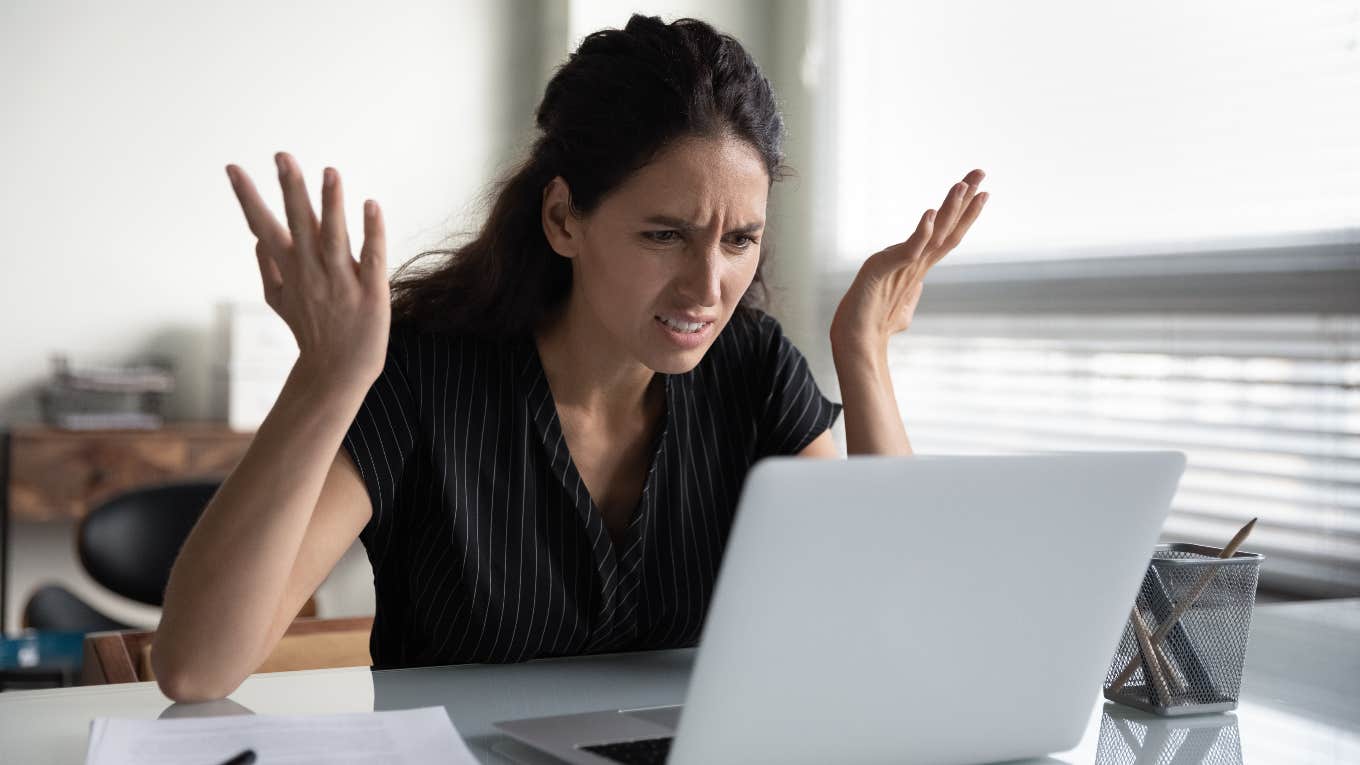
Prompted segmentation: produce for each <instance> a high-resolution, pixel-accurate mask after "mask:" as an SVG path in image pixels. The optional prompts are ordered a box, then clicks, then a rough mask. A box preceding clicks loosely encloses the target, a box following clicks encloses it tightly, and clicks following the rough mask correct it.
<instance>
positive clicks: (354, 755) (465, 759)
mask: <svg viewBox="0 0 1360 765" xmlns="http://www.w3.org/2000/svg"><path fill="white" fill-rule="evenodd" d="M245 749H253V750H255V755H256V760H255V762H256V763H257V765H270V764H271V763H288V765H309V764H310V763H317V764H318V765H320V764H321V763H345V764H346V765H369V763H373V764H374V765H376V764H377V763H394V764H397V765H417V764H422V765H423V763H434V762H438V763H454V764H455V765H465V764H466V765H476V763H477V759H476V758H474V757H473V756H472V753H471V752H470V751H468V748H467V745H466V744H464V743H463V739H462V737H461V736H459V735H458V731H456V730H454V727H453V723H452V722H451V721H450V720H449V716H448V713H446V712H445V711H444V708H443V707H422V708H420V709H402V710H397V711H390V712H367V713H361V714H341V715H237V716H231V717H187V718H178V719H167V720H124V719H117V718H108V717H99V718H96V719H95V720H94V721H93V722H91V723H90V746H89V749H88V750H87V751H86V754H85V765H131V764H132V763H139V765H170V764H171V763H174V765H220V764H221V763H222V762H224V761H226V760H227V759H229V758H231V757H234V756H236V755H237V754H239V753H240V752H241V751H242V750H245Z"/></svg>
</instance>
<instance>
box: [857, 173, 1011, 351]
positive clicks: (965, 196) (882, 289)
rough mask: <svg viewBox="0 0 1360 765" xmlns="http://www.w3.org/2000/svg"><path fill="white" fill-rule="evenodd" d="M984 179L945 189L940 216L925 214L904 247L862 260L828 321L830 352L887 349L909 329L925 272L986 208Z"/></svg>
mask: <svg viewBox="0 0 1360 765" xmlns="http://www.w3.org/2000/svg"><path fill="white" fill-rule="evenodd" d="M984 175H985V173H983V172H982V171H981V170H974V171H972V172H970V173H968V175H966V176H964V178H963V181H962V182H960V183H957V184H955V185H954V187H953V188H951V189H950V190H949V193H948V194H947V195H946V196H945V199H944V204H943V205H942V206H941V207H940V211H939V214H938V215H936V213H935V211H934V210H926V212H925V213H924V214H923V215H922V216H921V219H920V221H919V222H918V223H917V225H916V231H914V232H912V235H911V236H910V237H909V238H908V239H907V240H906V241H905V242H901V243H899V244H895V245H892V246H891V247H888V248H887V249H885V250H881V251H879V252H876V253H874V254H873V255H871V256H869V259H868V260H866V261H864V265H863V266H861V267H860V269H859V273H858V274H856V275H855V281H854V282H853V283H852V284H851V285H850V289H849V290H848V291H847V292H846V293H845V297H843V298H841V302H840V305H839V306H838V307H837V308H836V316H835V318H834V319H832V321H831V342H832V345H833V347H834V346H837V345H844V344H860V343H865V344H868V347H871V348H880V347H881V348H884V349H886V347H887V342H888V339H889V338H890V337H892V336H893V335H894V334H896V333H898V332H903V331H905V330H906V329H907V327H908V326H910V325H911V317H912V316H913V315H914V314H915V313H916V304H917V303H918V302H919V301H920V300H921V283H922V281H923V280H924V279H925V277H926V272H927V271H929V270H930V267H931V266H933V265H935V264H936V263H938V262H940V260H941V259H942V258H943V257H944V256H945V255H947V254H948V253H949V251H950V250H952V249H954V248H955V247H957V246H958V244H959V242H960V241H962V240H963V236H964V234H966V233H968V229H969V227H971V226H972V225H973V221H975V220H977V217H978V213H980V212H982V206H983V205H985V204H986V203H987V196H988V195H987V192H985V191H984V192H982V193H978V184H980V183H981V182H982V179H983V177H984ZM860 347H864V346H860Z"/></svg>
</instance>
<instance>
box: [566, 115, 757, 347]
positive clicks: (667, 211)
mask: <svg viewBox="0 0 1360 765" xmlns="http://www.w3.org/2000/svg"><path fill="white" fill-rule="evenodd" d="M769 183H770V181H769V175H768V174H767V173H766V171H765V163H764V162H763V161H762V159H761V157H760V154H759V153H758V152H757V151H756V150H755V149H754V148H752V147H751V146H750V145H749V144H747V143H746V142H744V141H741V140H740V139H736V138H731V137H723V138H684V139H681V140H678V141H676V142H674V143H672V144H671V145H670V146H669V147H667V148H666V149H664V150H663V151H662V152H661V153H660V154H659V155H658V156H657V157H656V159H655V160H654V161H653V162H651V163H650V164H648V165H647V166H646V167H643V168H642V169H640V170H638V171H637V172H635V173H634V174H633V175H632V176H631V177H630V178H628V179H627V180H626V181H625V182H624V183H623V184H622V185H621V186H619V187H618V188H617V189H615V190H614V191H613V192H611V193H610V194H608V195H607V196H606V197H605V198H604V199H603V200H601V202H600V204H599V205H598V206H597V207H596V209H595V210H594V211H593V212H592V213H591V214H590V215H589V216H587V217H586V218H576V217H574V216H572V215H571V214H570V213H566V214H565V215H558V216H557V217H558V224H557V225H554V224H553V223H551V222H547V219H548V218H550V217H552V215H553V213H552V210H553V209H554V202H555V201H556V202H557V203H558V205H557V208H556V209H559V210H561V209H564V203H565V200H566V198H567V193H568V192H567V189H566V186H565V183H564V182H563V181H562V179H561V178H557V179H554V181H553V182H552V183H551V184H549V186H548V188H547V191H546V192H545V197H544V208H545V227H546V228H548V229H550V230H549V241H550V242H551V243H552V245H553V249H554V250H556V251H557V252H558V253H559V254H561V255H564V256H566V257H569V258H571V259H572V278H573V282H572V288H571V289H572V291H571V297H570V298H569V302H568V310H569V311H583V312H586V315H585V316H581V317H579V318H584V319H587V320H588V322H589V324H590V325H593V326H595V327H596V328H597V329H598V330H599V331H602V332H603V333H604V334H605V335H606V336H607V337H608V339H609V340H610V341H612V343H614V344H615V345H616V346H617V347H618V348H620V349H621V350H623V351H625V352H626V353H629V354H631V355H632V356H633V357H634V358H636V359H637V360H638V361H640V362H641V363H642V364H644V365H645V366H647V367H649V368H651V369H653V370H655V371H657V372H664V373H667V374H679V373H683V372H688V371H689V370H691V369H693V368H694V367H695V365H697V364H698V363H699V360H700V359H702V358H703V355H704V353H705V352H707V351H708V348H709V346H711V345H712V344H713V341H714V339H715V338H717V336H718V333H719V332H720V331H721V330H722V328H723V327H724V326H726V325H727V321H728V320H729V319H730V318H731V317H732V312H733V310H734V309H735V308H736V306H737V304H738V303H739V302H740V301H741V298H742V295H744V294H745V293H746V289H747V287H749V286H750V285H751V280H752V279H753V278H754V276H755V273H756V265H757V264H758V263H759V262H760V239H761V237H762V235H763V233H764V225H765V203H766V198H767V195H768V193H769ZM554 228H555V229H556V231H553V230H552V229H554Z"/></svg>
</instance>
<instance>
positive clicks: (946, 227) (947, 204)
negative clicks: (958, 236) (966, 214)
mask: <svg viewBox="0 0 1360 765" xmlns="http://www.w3.org/2000/svg"><path fill="white" fill-rule="evenodd" d="M966 193H968V184H967V183H964V182H962V181H960V182H959V183H956V184H954V185H953V186H951V187H950V189H949V193H948V194H946V195H945V197H944V204H942V205H940V214H939V216H938V217H937V218H936V223H935V234H934V237H933V239H932V241H931V244H930V247H931V249H934V248H936V247H939V246H940V244H941V243H942V242H943V241H944V238H945V237H946V236H948V234H949V232H950V231H952V230H953V229H954V223H955V221H957V220H958V219H959V213H961V212H963V195H964V194H966Z"/></svg>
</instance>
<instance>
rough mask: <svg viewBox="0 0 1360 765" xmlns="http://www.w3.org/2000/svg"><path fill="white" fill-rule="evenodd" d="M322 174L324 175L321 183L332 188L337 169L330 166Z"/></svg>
mask: <svg viewBox="0 0 1360 765" xmlns="http://www.w3.org/2000/svg"><path fill="white" fill-rule="evenodd" d="M321 175H322V180H321V184H322V185H323V186H325V187H326V188H330V187H332V186H334V185H335V171H334V170H332V169H330V168H329V167H328V168H326V169H325V171H324V172H322V174H321Z"/></svg>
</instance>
